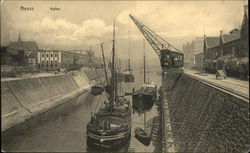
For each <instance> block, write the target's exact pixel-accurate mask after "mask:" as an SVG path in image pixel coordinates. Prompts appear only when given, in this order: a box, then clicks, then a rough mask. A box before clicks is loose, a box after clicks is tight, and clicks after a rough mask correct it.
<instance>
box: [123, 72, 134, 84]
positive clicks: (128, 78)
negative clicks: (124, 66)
mask: <svg viewBox="0 0 250 153" xmlns="http://www.w3.org/2000/svg"><path fill="white" fill-rule="evenodd" d="M134 81H135V78H134V76H133V75H132V74H125V76H124V82H134Z"/></svg>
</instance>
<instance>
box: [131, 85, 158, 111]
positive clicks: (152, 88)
mask: <svg viewBox="0 0 250 153" xmlns="http://www.w3.org/2000/svg"><path fill="white" fill-rule="evenodd" d="M156 98H157V86H156V85H154V84H150V83H145V84H143V85H142V86H141V88H140V89H139V90H136V91H135V92H133V93H132V101H133V104H132V106H133V109H134V110H135V111H137V112H144V111H148V110H150V109H151V108H152V106H153V105H154V102H155V100H156Z"/></svg>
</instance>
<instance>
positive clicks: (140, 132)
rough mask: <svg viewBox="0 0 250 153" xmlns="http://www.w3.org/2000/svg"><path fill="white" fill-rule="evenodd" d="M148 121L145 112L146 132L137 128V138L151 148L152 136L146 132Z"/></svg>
mask: <svg viewBox="0 0 250 153" xmlns="http://www.w3.org/2000/svg"><path fill="white" fill-rule="evenodd" d="M146 128H147V120H146V112H144V130H143V129H142V128H139V127H137V128H135V137H136V138H137V139H138V140H139V141H140V142H141V143H143V144H144V145H146V146H149V144H150V135H149V134H148V133H147V132H146Z"/></svg>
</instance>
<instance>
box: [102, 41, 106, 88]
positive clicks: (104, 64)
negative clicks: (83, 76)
mask: <svg viewBox="0 0 250 153" xmlns="http://www.w3.org/2000/svg"><path fill="white" fill-rule="evenodd" d="M101 49H102V59H103V67H104V73H105V79H106V83H107V85H108V73H107V69H106V62H105V56H104V51H103V43H101Z"/></svg>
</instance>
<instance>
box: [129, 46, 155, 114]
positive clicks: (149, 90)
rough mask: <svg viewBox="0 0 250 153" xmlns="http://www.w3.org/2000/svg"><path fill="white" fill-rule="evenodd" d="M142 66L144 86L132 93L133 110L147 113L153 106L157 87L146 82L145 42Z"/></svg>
mask: <svg viewBox="0 0 250 153" xmlns="http://www.w3.org/2000/svg"><path fill="white" fill-rule="evenodd" d="M143 54H144V56H143V66H144V71H143V72H144V75H143V80H144V81H143V82H144V84H143V85H142V86H141V88H140V89H138V90H136V91H134V89H133V93H132V101H133V104H132V106H133V109H134V110H136V111H137V112H139V113H141V112H144V111H148V110H150V109H151V108H152V106H153V105H154V101H155V100H156V98H157V86H156V85H155V84H153V83H152V82H146V65H145V62H146V61H145V42H144V41H143Z"/></svg>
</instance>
